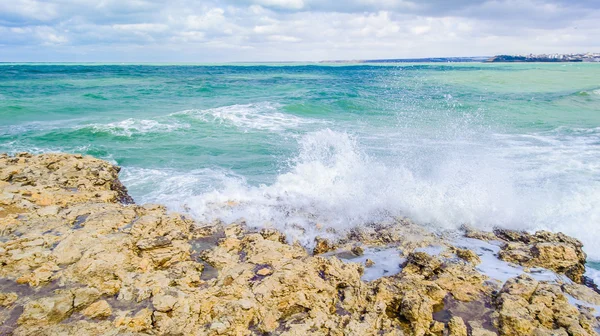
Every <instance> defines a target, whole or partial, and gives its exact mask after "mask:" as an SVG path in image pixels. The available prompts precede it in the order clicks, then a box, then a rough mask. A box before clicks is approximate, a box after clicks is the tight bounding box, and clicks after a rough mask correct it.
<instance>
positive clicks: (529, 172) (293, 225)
mask: <svg viewBox="0 0 600 336" xmlns="http://www.w3.org/2000/svg"><path fill="white" fill-rule="evenodd" d="M505 137H506V138H503V137H500V140H499V141H498V142H497V143H495V145H494V146H495V147H489V146H488V147H486V146H479V147H476V146H472V145H469V144H468V143H465V144H464V145H461V146H459V148H455V152H454V153H452V154H450V155H447V156H444V157H440V158H435V157H429V156H427V155H426V154H425V153H424V154H423V157H422V158H421V159H423V160H425V161H428V162H427V166H428V169H427V170H425V171H419V170H415V168H414V167H418V166H419V165H413V164H409V162H403V161H401V160H396V161H390V160H385V159H378V158H376V157H373V156H370V155H368V154H367V153H366V151H365V150H364V148H363V147H362V146H361V144H360V143H359V142H358V141H357V139H356V138H355V137H353V136H351V135H349V134H346V133H343V132H336V131H333V130H329V129H325V130H321V131H317V132H313V133H308V134H307V135H305V136H304V137H303V138H301V139H300V140H299V152H298V155H297V156H296V157H295V158H293V159H291V160H290V165H289V169H288V171H287V172H285V173H282V174H280V175H279V176H277V178H276V180H275V182H274V183H272V184H270V185H259V186H252V185H249V184H248V183H246V181H245V180H244V179H243V178H241V177H239V176H234V175H230V176H227V178H223V176H225V174H223V172H219V174H220V176H221V177H220V178H218V181H219V183H218V184H216V185H215V184H211V182H209V181H208V180H210V179H214V174H215V172H214V171H212V172H210V173H207V171H204V172H203V173H202V174H203V176H204V177H203V178H207V180H206V183H205V184H204V185H205V186H209V185H210V187H209V188H202V187H200V188H198V189H195V190H189V189H186V187H185V185H186V184H187V183H188V182H189V184H190V185H193V184H196V183H197V181H196V180H194V178H192V179H189V176H188V177H186V176H183V177H177V176H174V177H172V178H174V179H175V180H173V181H170V180H168V178H167V176H165V178H167V179H165V180H164V181H165V182H164V185H165V186H168V187H169V188H171V191H172V194H173V195H178V197H173V202H174V203H178V204H179V208H181V209H184V210H186V211H188V212H189V213H190V214H191V215H193V216H194V217H195V218H196V219H198V220H200V221H206V222H212V221H214V220H216V219H219V220H223V221H225V222H227V223H230V222H234V221H238V220H240V219H243V220H245V221H246V222H247V223H248V224H250V225H252V226H256V227H274V228H277V229H280V230H282V231H284V232H286V233H287V234H288V236H289V237H290V238H291V239H296V240H298V241H300V242H301V243H303V244H305V245H307V246H310V245H311V244H312V242H313V240H314V237H315V236H327V235H335V234H339V233H343V232H345V231H346V230H348V229H350V228H353V227H356V226H360V225H364V224H366V223H372V222H378V221H385V220H388V219H390V218H393V217H395V216H406V217H409V218H411V219H412V220H414V221H416V222H417V223H420V224H422V225H427V226H430V227H432V228H434V229H436V228H437V229H456V228H459V227H460V226H461V225H463V224H468V225H471V226H475V227H479V228H482V229H491V228H494V227H506V228H513V229H526V230H538V229H548V230H552V231H562V232H565V233H566V234H569V235H573V236H575V237H578V238H579V239H581V240H582V241H583V242H584V244H585V245H586V249H587V251H588V253H589V254H590V255H591V257H592V258H596V259H597V258H600V252H597V251H600V233H598V230H597V227H596V226H597V225H598V223H600V208H599V207H597V204H599V202H600V179H599V178H598V176H597V174H596V175H593V176H592V175H590V176H589V179H582V178H581V175H582V171H583V172H584V173H583V175H585V170H586V169H588V170H589V173H590V174H593V173H594V172H596V173H597V170H595V169H597V168H598V167H599V166H598V164H599V160H600V159H598V158H599V157H600V156H598V154H599V153H598V152H599V149H598V147H597V146H596V147H595V148H590V149H589V150H590V151H593V152H589V153H587V154H585V153H584V154H582V155H583V156H581V157H578V156H573V155H571V157H569V155H570V154H569V153H570V152H569V148H568V147H569V146H578V145H577V144H567V142H566V140H565V139H562V138H561V137H562V136H555V135H552V136H544V135H537V136H536V138H535V139H534V140H531V139H528V138H526V137H525V138H523V137H522V136H518V135H515V136H508V135H507V136H505ZM540 139H541V140H540ZM532 141H533V142H532ZM536 141H549V142H554V141H563V143H562V146H564V147H565V148H564V152H563V153H562V154H560V153H559V154H557V156H553V155H552V153H553V151H551V150H548V152H543V151H540V152H536V148H537V147H536V146H535V145H533V144H535V143H536ZM520 142H521V143H520ZM518 143H520V144H519V145H516V144H518ZM530 145H531V148H529V149H528V146H530ZM538 147H539V146H538ZM554 147H556V144H554ZM558 147H560V146H558ZM527 150H530V151H531V152H530V153H527V152H522V151H527ZM417 151H418V149H417ZM579 151H580V150H578V149H573V152H579ZM561 155H562V156H561ZM586 155H588V156H592V157H593V158H595V160H594V162H586V159H587V157H586ZM565 163H567V165H566V166H565ZM577 165H584V166H585V167H576V166H577ZM571 169H578V171H579V173H578V174H575V175H574V174H571V171H570V170H571ZM136 175H137V174H136ZM207 176H209V177H207ZM573 176H575V177H573ZM572 177H573V178H572ZM137 179H138V177H135V178H132V179H131V181H136V180H137ZM178 179H179V180H178ZM186 179H187V182H186ZM125 181H126V182H127V179H126V180H125ZM178 183H183V185H179V184H178ZM126 184H127V183H126ZM181 190H183V194H182V191H181ZM156 193H157V194H156V195H155V198H156V199H157V200H160V201H161V202H163V201H164V198H165V197H168V196H165V195H168V194H169V192H164V190H163V189H161V188H158V189H157V191H156ZM182 196H183V197H182Z"/></svg>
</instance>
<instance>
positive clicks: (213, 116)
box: [171, 102, 321, 131]
mask: <svg viewBox="0 0 600 336" xmlns="http://www.w3.org/2000/svg"><path fill="white" fill-rule="evenodd" d="M280 108H281V105H279V104H273V103H269V102H263V103H256V104H236V105H229V106H222V107H217V108H211V109H206V110H197V109H193V110H185V111H181V112H176V113H172V114H171V116H189V117H191V118H194V119H196V120H201V121H203V122H209V123H214V122H216V123H220V124H226V125H231V126H235V127H238V128H241V129H246V130H248V129H254V130H269V131H283V130H287V129H294V128H298V127H300V126H302V125H306V124H313V123H321V121H318V120H314V119H307V118H301V117H298V116H295V115H292V114H286V113H281V112H279V110H280Z"/></svg>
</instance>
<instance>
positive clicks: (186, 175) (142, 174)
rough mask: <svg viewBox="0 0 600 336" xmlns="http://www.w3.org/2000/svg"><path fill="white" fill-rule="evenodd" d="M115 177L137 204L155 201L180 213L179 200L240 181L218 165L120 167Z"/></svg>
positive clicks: (236, 176)
mask: <svg viewBox="0 0 600 336" xmlns="http://www.w3.org/2000/svg"><path fill="white" fill-rule="evenodd" d="M119 179H120V180H121V182H123V184H125V185H126V186H127V188H128V191H129V194H130V195H132V197H133V198H134V199H135V201H136V202H137V203H140V204H144V203H159V204H163V205H166V206H167V207H169V208H170V209H172V210H176V211H183V212H186V211H189V209H188V208H186V205H185V204H184V203H182V200H186V199H190V198H191V197H193V196H195V195H198V194H202V193H204V192H206V191H207V190H212V189H215V188H224V187H225V185H227V184H230V183H235V184H241V183H244V179H243V178H242V177H240V176H238V175H236V174H234V173H232V172H230V171H226V170H222V169H218V168H214V169H208V168H207V169H197V170H192V171H179V170H176V169H164V168H163V169H151V168H140V167H123V169H122V170H121V173H120V175H119Z"/></svg>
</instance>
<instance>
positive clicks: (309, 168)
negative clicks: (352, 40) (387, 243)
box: [0, 63, 600, 279]
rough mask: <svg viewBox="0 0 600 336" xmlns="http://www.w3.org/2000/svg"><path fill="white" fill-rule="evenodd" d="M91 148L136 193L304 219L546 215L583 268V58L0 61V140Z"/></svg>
mask: <svg viewBox="0 0 600 336" xmlns="http://www.w3.org/2000/svg"><path fill="white" fill-rule="evenodd" d="M22 151H28V152H33V153H47V152H67V153H81V154H85V155H92V156H95V157H98V158H101V159H105V160H108V161H110V162H113V163H115V164H118V165H119V166H121V167H122V170H121V173H120V178H121V180H122V181H123V183H124V184H125V185H126V187H127V188H128V189H129V192H130V194H131V195H132V196H133V198H134V199H135V201H136V202H137V203H160V204H164V205H166V206H167V207H168V208H169V209H171V210H173V211H179V212H183V213H186V214H188V215H189V216H191V217H193V218H195V219H196V220H197V221H199V222H201V223H212V222H215V221H222V222H225V223H232V222H237V221H241V220H243V221H245V222H246V223H247V224H248V225H251V226H256V227H272V228H276V229H280V230H282V231H284V232H285V233H286V234H287V235H288V237H289V238H290V239H296V240H298V241H299V242H301V243H303V244H305V245H307V246H310V244H312V242H313V241H314V237H315V236H323V235H329V236H332V235H333V236H335V235H340V236H341V235H343V234H344V233H346V232H347V231H348V230H350V229H353V228H356V227H360V226H364V225H370V224H373V223H378V222H385V221H390V220H393V219H394V218H398V217H406V218H409V219H410V220H412V221H414V222H416V223H418V224H419V225H423V226H426V227H428V228H430V229H431V230H434V231H436V232H448V231H453V230H457V229H459V228H461V227H462V226H463V225H468V226H472V227H476V228H480V229H484V230H491V229H493V228H497V227H499V228H510V229H519V230H527V231H535V230H550V231H554V232H557V231H561V232H564V233H566V234H568V235H571V236H574V237H576V238H578V239H580V240H581V241H582V242H583V243H584V245H585V247H584V249H585V251H586V253H587V254H588V257H589V260H591V262H590V263H589V266H590V267H589V271H588V272H591V273H590V274H592V275H595V277H597V278H598V279H600V276H598V275H599V274H600V271H595V270H594V268H596V269H600V267H598V264H596V263H594V262H595V261H600V64H591V63H519V64H515V63H491V64H487V63H428V64H418V63H386V64H319V63H315V64H297V63H291V64H274V63H269V64H60V63H59V64H34V63H27V64H17V63H1V64H0V152H8V153H16V152H22Z"/></svg>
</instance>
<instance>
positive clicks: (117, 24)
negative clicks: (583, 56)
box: [0, 0, 600, 63]
mask: <svg viewBox="0 0 600 336" xmlns="http://www.w3.org/2000/svg"><path fill="white" fill-rule="evenodd" d="M599 23H600V0H346V1H344V0H320V1H318V0H237V1H234V0H202V1H193V0H164V1H163V0H0V61H2V62H36V61H40V62H194V63H203V62H217V63H221V62H265V61H320V60H353V59H382V58H418V57H450V56H491V55H497V54H528V53H534V54H537V53H576V52H600V24H599Z"/></svg>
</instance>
